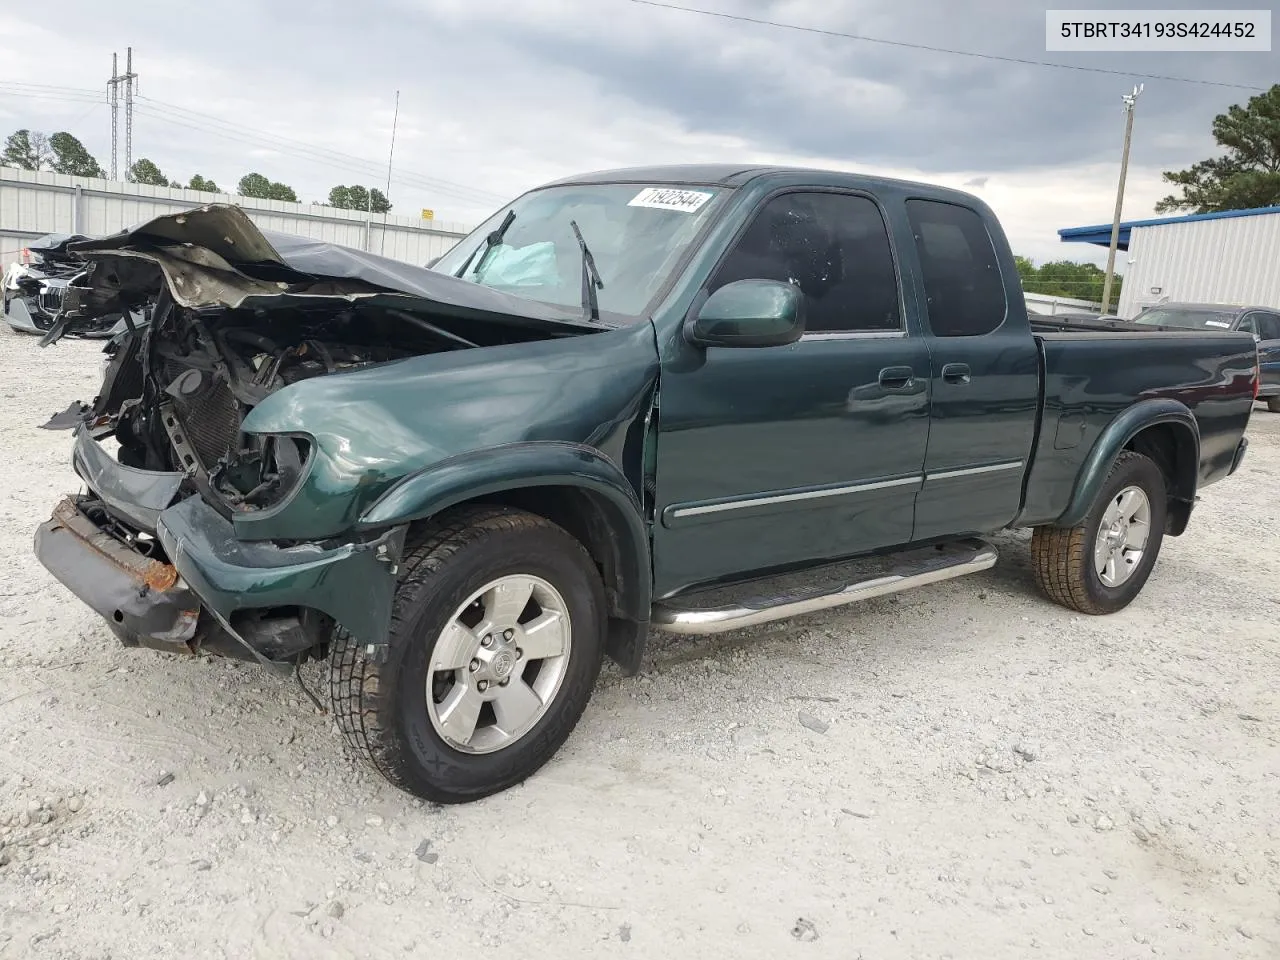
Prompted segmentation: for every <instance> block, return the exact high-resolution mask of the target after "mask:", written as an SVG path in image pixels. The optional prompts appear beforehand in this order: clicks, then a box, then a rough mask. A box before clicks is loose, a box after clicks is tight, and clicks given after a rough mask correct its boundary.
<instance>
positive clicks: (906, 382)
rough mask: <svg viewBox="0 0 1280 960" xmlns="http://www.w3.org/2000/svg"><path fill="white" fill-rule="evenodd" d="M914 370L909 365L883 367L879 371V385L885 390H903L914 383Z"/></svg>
mask: <svg viewBox="0 0 1280 960" xmlns="http://www.w3.org/2000/svg"><path fill="white" fill-rule="evenodd" d="M915 376H916V372H915V371H914V370H912V369H911V368H910V367H885V368H884V369H883V370H881V371H880V386H882V387H884V389H886V390H905V389H907V388H908V387H910V386H911V385H912V384H914V383H915Z"/></svg>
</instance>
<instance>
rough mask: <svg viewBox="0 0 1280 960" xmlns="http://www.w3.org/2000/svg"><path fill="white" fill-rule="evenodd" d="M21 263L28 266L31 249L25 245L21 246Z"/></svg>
mask: <svg viewBox="0 0 1280 960" xmlns="http://www.w3.org/2000/svg"><path fill="white" fill-rule="evenodd" d="M22 263H23V266H30V264H31V251H30V250H28V249H27V248H26V247H23V248H22Z"/></svg>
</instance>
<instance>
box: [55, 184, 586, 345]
mask: <svg viewBox="0 0 1280 960" xmlns="http://www.w3.org/2000/svg"><path fill="white" fill-rule="evenodd" d="M67 248H68V249H69V250H71V251H72V252H73V253H75V254H78V255H79V256H81V257H83V258H85V259H86V260H88V261H91V262H97V263H104V262H109V263H116V264H123V265H124V266H125V268H126V269H125V270H124V271H103V273H104V274H111V276H110V277H108V276H106V275H104V276H101V277H99V276H97V273H98V271H95V274H94V275H93V276H91V277H90V280H89V286H88V287H87V288H82V289H83V290H84V292H83V293H81V294H80V296H79V299H78V300H77V303H78V304H79V305H81V308H82V311H83V312H84V315H85V316H89V315H91V313H90V311H92V310H94V309H97V310H103V309H105V308H106V307H107V305H108V304H110V306H111V307H112V308H114V309H119V301H120V300H121V299H129V298H131V297H132V298H133V300H134V302H138V300H139V298H141V297H142V296H144V295H145V294H146V293H147V289H146V288H148V287H154V286H155V284H156V282H157V281H156V277H155V274H154V270H145V269H137V267H135V268H134V269H132V270H130V269H128V268H129V266H131V265H133V264H139V261H142V262H149V263H154V264H156V265H158V266H159V268H160V269H161V271H162V272H163V274H164V277H165V279H166V281H167V283H168V286H169V288H170V291H171V292H172V294H173V297H174V300H175V301H176V302H178V303H179V304H181V305H183V306H187V307H193V308H194V307H205V306H223V307H245V306H267V305H269V303H270V302H271V301H273V300H277V301H278V300H281V299H288V298H297V297H339V298H344V299H347V300H353V301H354V300H358V299H366V298H372V297H377V296H384V297H387V296H390V297H392V298H393V299H394V300H396V301H398V302H396V303H395V305H396V306H399V307H401V308H402V309H414V305H413V301H414V300H417V301H425V304H422V306H421V307H419V309H421V308H422V307H427V306H428V305H429V309H430V310H431V312H434V313H440V314H445V315H450V316H457V317H463V318H474V319H494V320H500V321H506V322H516V323H523V324H524V325H531V324H532V325H552V326H561V327H565V328H573V329H574V330H575V331H582V330H584V329H585V330H601V329H606V328H604V327H602V326H601V325H599V324H592V323H590V322H588V321H586V320H584V319H582V317H581V316H580V315H579V313H578V312H576V311H574V310H572V309H568V308H564V307H557V306H553V305H550V304H544V303H540V302H538V301H534V300H528V299H525V298H524V297H517V296H513V295H511V294H506V293H501V292H499V291H497V290H493V289H490V288H488V287H483V286H481V285H479V284H476V283H472V282H470V281H466V280H459V279H457V278H456V277H452V276H449V275H448V274H443V273H437V272H436V271H434V270H428V269H426V268H425V267H416V266H414V265H412V264H408V263H402V262H400V261H398V260H392V259H390V258H388V257H380V256H376V255H374V254H371V253H365V252H364V251H361V250H354V249H352V248H350V247H342V246H339V245H337V244H333V243H325V242H322V241H318V240H310V239H308V238H306V237H298V236H293V235H292V234H287V233H277V232H275V231H264V230H261V229H260V228H259V227H258V226H257V225H256V224H254V223H253V221H252V220H250V219H249V217H248V215H247V214H245V212H244V211H243V210H242V209H241V208H240V207H237V206H234V205H232V204H210V205H209V206H206V207H200V208H198V209H195V210H190V211H186V212H183V213H173V214H166V215H165V216H162V217H156V218H155V219H153V220H148V221H147V222H146V223H143V224H140V225H138V226H135V227H130V228H129V229H127V230H122V231H121V232H120V233H116V234H113V235H111V236H109V237H103V238H101V239H96V240H83V241H78V242H73V243H69V244H68V245H67ZM113 282H114V284H115V287H114V289H108V288H109V287H111V286H112V284H113ZM107 294H111V295H110V296H108V295H107Z"/></svg>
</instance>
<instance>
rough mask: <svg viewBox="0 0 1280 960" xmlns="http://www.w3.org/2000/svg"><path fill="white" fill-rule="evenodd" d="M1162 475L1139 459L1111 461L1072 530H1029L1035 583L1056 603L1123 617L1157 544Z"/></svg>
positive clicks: (1163, 501)
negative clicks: (1089, 505) (1121, 613)
mask: <svg viewBox="0 0 1280 960" xmlns="http://www.w3.org/2000/svg"><path fill="white" fill-rule="evenodd" d="M1165 497H1166V494H1165V482H1164V474H1162V473H1161V472H1160V468H1159V467H1158V466H1156V464H1155V462H1154V461H1152V460H1151V459H1150V458H1148V457H1144V456H1143V455H1142V454H1140V453H1133V452H1131V451H1127V450H1126V451H1124V452H1122V453H1121V454H1120V456H1119V457H1117V458H1116V462H1115V464H1114V465H1113V466H1112V467H1111V472H1110V474H1108V475H1107V479H1106V482H1105V483H1104V484H1103V486H1102V490H1101V491H1100V493H1099V496H1098V499H1097V501H1096V502H1095V503H1094V505H1093V507H1092V508H1091V509H1090V511H1089V513H1088V515H1087V516H1086V517H1085V518H1084V520H1083V521H1082V522H1081V523H1080V524H1079V525H1077V526H1074V527H1036V528H1035V531H1034V532H1033V533H1032V535H1031V557H1032V567H1033V570H1034V571H1035V577H1036V583H1037V585H1038V586H1039V587H1040V589H1041V590H1042V591H1043V592H1044V594H1045V595H1046V596H1047V597H1049V599H1050V600H1053V601H1054V602H1055V603H1060V604H1062V605H1063V606H1064V607H1069V608H1071V609H1072V610H1077V611H1079V612H1080V613H1088V614H1105V613H1115V612H1116V611H1117V610H1123V609H1124V608H1125V607H1127V606H1128V605H1129V604H1130V603H1131V602H1132V601H1133V598H1134V597H1136V596H1137V595H1138V593H1139V592H1140V591H1141V590H1142V587H1143V585H1144V584H1145V583H1146V582H1147V577H1149V576H1150V575H1151V568H1152V567H1153V566H1155V562H1156V557H1157V556H1158V555H1159V553H1160V545H1161V543H1162V542H1163V541H1164V525H1165V514H1166V511H1167V509H1168V504H1167V502H1166V499H1165Z"/></svg>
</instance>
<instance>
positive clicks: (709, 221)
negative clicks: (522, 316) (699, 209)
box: [428, 177, 738, 327]
mask: <svg viewBox="0 0 1280 960" xmlns="http://www.w3.org/2000/svg"><path fill="white" fill-rule="evenodd" d="M574 187H579V188H581V187H634V188H636V189H637V190H644V189H648V188H653V189H657V190H705V191H710V192H711V193H712V197H711V199H710V200H708V201H707V203H706V211H705V212H704V213H703V214H702V222H701V223H700V224H699V225H698V227H697V229H696V230H695V231H694V233H693V234H692V236H691V237H690V238H689V240H688V241H687V242H686V243H685V245H684V248H683V249H682V250H681V251H680V254H679V256H678V257H676V258H675V259H674V260H673V261H672V262H671V266H670V267H669V268H668V269H667V270H666V272H665V275H664V276H663V277H662V278H661V279H660V280H659V282H658V283H657V284H656V285H655V286H654V287H653V290H652V292H651V293H650V295H649V298H648V299H647V300H646V301H645V302H644V304H643V305H642V306H641V308H640V310H639V311H638V312H636V313H628V312H623V311H618V310H611V309H608V308H607V307H606V306H605V305H604V304H601V306H600V311H599V312H600V319H599V321H589V320H585V319H584V322H586V323H592V324H593V325H598V326H603V327H621V326H629V325H631V324H635V323H639V322H642V321H647V320H650V319H651V318H652V316H653V311H654V309H655V308H656V307H657V305H658V304H659V303H661V302H662V301H663V300H664V299H665V298H666V297H667V296H668V295H669V294H670V292H671V289H672V288H673V287H674V286H675V284H676V283H677V281H678V280H679V278H680V277H681V276H682V275H683V274H684V272H685V270H686V269H687V268H688V266H689V264H690V263H691V262H692V260H693V258H694V257H695V256H696V255H697V253H698V251H699V250H701V249H702V247H703V245H704V244H705V242H706V239H707V236H708V234H709V233H710V232H711V231H712V230H713V229H714V228H715V226H716V224H717V223H718V222H719V221H720V219H721V217H722V216H723V214H724V211H725V209H726V208H727V207H728V206H729V205H730V202H731V200H732V197H733V196H734V194H735V193H736V192H737V190H738V187H737V185H735V184H728V183H722V182H714V183H713V182H707V181H701V180H678V181H677V180H671V181H667V180H654V179H646V178H640V179H629V178H625V177H624V178H619V179H616V180H591V179H584V180H563V181H557V182H555V183H549V184H544V185H543V186H539V187H534V188H533V189H532V190H526V191H525V192H524V193H522V194H520V195H519V196H517V197H514V198H513V199H511V200H510V201H508V202H507V203H505V204H504V205H503V206H501V207H499V208H498V209H497V210H495V211H494V212H493V213H492V214H490V215H489V216H488V217H486V218H485V219H484V221H482V222H481V223H480V224H479V225H478V226H477V227H476V228H475V229H473V230H472V231H471V232H470V233H468V234H467V235H466V236H465V237H463V238H462V239H461V240H459V241H458V242H457V243H456V244H454V245H453V247H451V248H450V249H449V250H448V252H447V253H445V254H443V255H442V256H440V257H439V258H438V259H437V260H436V261H435V262H434V263H432V264H431V266H430V267H428V269H430V270H434V271H436V272H437V273H444V274H447V275H449V276H452V275H453V270H455V269H457V268H458V267H459V266H461V264H462V261H463V260H464V259H465V258H466V256H467V254H469V253H471V252H472V250H473V248H474V250H475V252H476V257H475V259H477V260H478V259H479V258H480V252H481V251H482V250H483V248H484V245H485V239H486V237H487V236H488V235H489V234H490V233H492V232H493V231H494V230H496V229H497V228H498V226H499V225H500V224H501V223H502V221H503V219H504V218H505V217H506V216H507V214H508V212H509V211H511V210H512V209H514V208H515V207H516V206H517V205H519V204H521V203H523V201H525V200H526V199H527V198H529V197H531V196H533V195H534V194H538V193H543V192H546V191H550V190H560V189H566V188H574ZM516 222H517V223H518V222H519V218H518V215H517V220H516ZM586 239H587V242H588V243H590V242H591V238H590V237H587V238H586ZM446 261H453V262H452V263H450V264H446ZM442 265H447V266H451V267H452V269H442ZM474 269H475V263H474V261H473V263H472V264H471V266H470V267H469V268H468V274H472V273H474ZM461 279H464V281H465V282H467V283H474V282H475V281H474V280H472V279H470V277H469V276H468V277H465V278H461ZM490 289H492V290H497V291H501V292H504V293H507V294H510V295H511V296H515V297H520V298H522V299H525V300H529V301H530V302H533V303H539V304H544V305H547V306H551V307H555V308H556V309H561V310H571V309H574V306H575V305H573V304H565V303H561V302H559V301H551V300H539V299H538V298H536V297H532V296H527V295H525V294H523V293H519V292H517V291H514V290H510V289H507V288H504V287H496V286H495V287H490ZM583 310H584V313H585V307H584V308H583Z"/></svg>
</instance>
